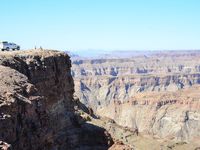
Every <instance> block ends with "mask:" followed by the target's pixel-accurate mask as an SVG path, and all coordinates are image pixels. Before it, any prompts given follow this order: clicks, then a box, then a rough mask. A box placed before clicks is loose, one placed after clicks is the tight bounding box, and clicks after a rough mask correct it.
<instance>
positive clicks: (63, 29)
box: [0, 0, 200, 50]
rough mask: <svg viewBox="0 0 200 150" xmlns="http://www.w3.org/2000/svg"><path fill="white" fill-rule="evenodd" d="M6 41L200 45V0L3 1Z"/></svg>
mask: <svg viewBox="0 0 200 150" xmlns="http://www.w3.org/2000/svg"><path fill="white" fill-rule="evenodd" d="M0 7H1V8H0V20H1V21H0V40H8V41H13V42H16V43H19V44H20V45H21V46H22V47H23V48H33V47H34V46H35V45H37V46H40V45H41V46H43V47H44V48H52V49H62V50H82V49H84V50H86V49H98V50H156V49H200V0H1V2H0Z"/></svg>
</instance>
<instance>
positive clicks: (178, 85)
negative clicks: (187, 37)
mask: <svg viewBox="0 0 200 150" xmlns="http://www.w3.org/2000/svg"><path fill="white" fill-rule="evenodd" d="M199 56H200V53H199V51H196V52H194V51H191V52H190V51H187V52H183V53H182V52H181V51H180V52H163V53H162V52H159V53H153V54H151V53H150V54H149V55H140V56H137V57H136V56H133V57H129V58H115V59H113V58H107V59H84V60H83V59H77V58H76V59H74V60H73V65H72V68H73V69H72V75H73V77H74V82H75V94H76V95H77V96H78V97H80V100H81V102H83V103H84V104H85V105H87V106H88V107H90V108H93V110H94V112H95V113H96V114H98V115H100V116H105V117H108V118H111V119H113V120H114V121H115V122H116V123H117V124H119V125H121V126H123V127H128V128H129V129H131V130H137V131H138V132H139V133H140V134H142V135H147V136H151V137H154V138H158V139H160V140H163V139H165V140H168V141H170V140H172V141H177V142H178V141H179V142H181V141H182V142H183V141H184V142H188V143H190V142H191V143H198V142H200V128H199V124H200V111H199V110H200V109H199V105H200V101H199V99H200V95H199V94H198V93H199V85H200V61H199ZM197 145H198V144H197Z"/></svg>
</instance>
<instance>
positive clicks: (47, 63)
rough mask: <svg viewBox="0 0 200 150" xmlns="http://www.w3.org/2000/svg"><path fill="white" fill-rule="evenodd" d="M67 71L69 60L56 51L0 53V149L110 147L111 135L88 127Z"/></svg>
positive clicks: (83, 110)
mask: <svg viewBox="0 0 200 150" xmlns="http://www.w3.org/2000/svg"><path fill="white" fill-rule="evenodd" d="M70 68H71V61H70V59H69V56H68V55H66V54H64V53H61V52H57V51H49V50H44V51H42V50H28V51H18V52H1V53H0V77H1V78H0V85H1V86H0V149H3V150H5V149H13V150H22V149H23V150H64V149H83V150H84V149H108V147H109V146H111V145H112V143H113V140H112V138H111V136H110V134H109V133H108V132H106V130H105V129H104V128H101V127H99V126H96V125H93V124H89V123H87V120H90V117H91V116H90V115H89V114H88V115H86V114H87V112H88V109H87V108H86V107H84V105H82V104H81V103H80V102H79V101H77V100H74V98H73V94H74V82H73V79H72V77H71V74H70V73H71V69H70ZM81 115H82V116H81ZM85 116H86V117H85ZM84 117H85V118H84ZM96 135H98V136H96ZM94 136H95V138H94Z"/></svg>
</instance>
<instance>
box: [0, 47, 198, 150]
mask: <svg viewBox="0 0 200 150" xmlns="http://www.w3.org/2000/svg"><path fill="white" fill-rule="evenodd" d="M172 56H173V57H172ZM198 56H199V54H198V53H197V54H195V55H194V54H193V53H186V54H182V55H179V54H176V55H175V54H173V55H171V54H162V55H161V54H159V55H158V54H153V55H149V56H146V55H145V56H143V55H142V56H137V57H131V58H128V59H125V58H123V59H121V58H120V59H99V60H98V59H95V60H78V59H76V60H74V59H73V62H72V63H71V61H70V58H69V56H68V55H67V54H65V53H62V52H58V51H52V50H41V49H40V50H27V51H15V52H0V77H1V78H0V85H1V86H0V149H2V150H8V149H11V150H21V149H23V150H65V149H69V150H93V149H95V150H107V149H109V150H123V149H125V150H133V149H136V150H146V149H155V150H157V149H162V150H165V149H166V150H169V149H177V150H182V149H186V150H187V149H195V150H198V149H199V148H200V145H199V143H200V140H199V137H200V128H199V127H200V112H199V110H200V103H199V98H200V95H199V90H200V86H199V83H200V81H199V70H198V66H199V63H198V61H199V60H198ZM158 60H159V61H158ZM71 64H72V70H71ZM137 65H138V66H137ZM140 65H141V66H143V67H141V66H140ZM180 66H182V67H180ZM166 67H167V68H168V69H166ZM130 68H131V69H130ZM141 68H142V69H141ZM180 68H181V69H180ZM141 70H142V71H141ZM71 74H72V75H71ZM72 76H73V78H72ZM74 92H75V94H74Z"/></svg>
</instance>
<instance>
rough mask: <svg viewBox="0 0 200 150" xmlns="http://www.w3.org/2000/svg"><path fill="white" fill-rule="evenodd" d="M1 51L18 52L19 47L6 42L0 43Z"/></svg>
mask: <svg viewBox="0 0 200 150" xmlns="http://www.w3.org/2000/svg"><path fill="white" fill-rule="evenodd" d="M0 50H1V51H5V50H6V51H10V50H20V46H19V45H17V44H15V43H8V42H7V41H4V42H0Z"/></svg>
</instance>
